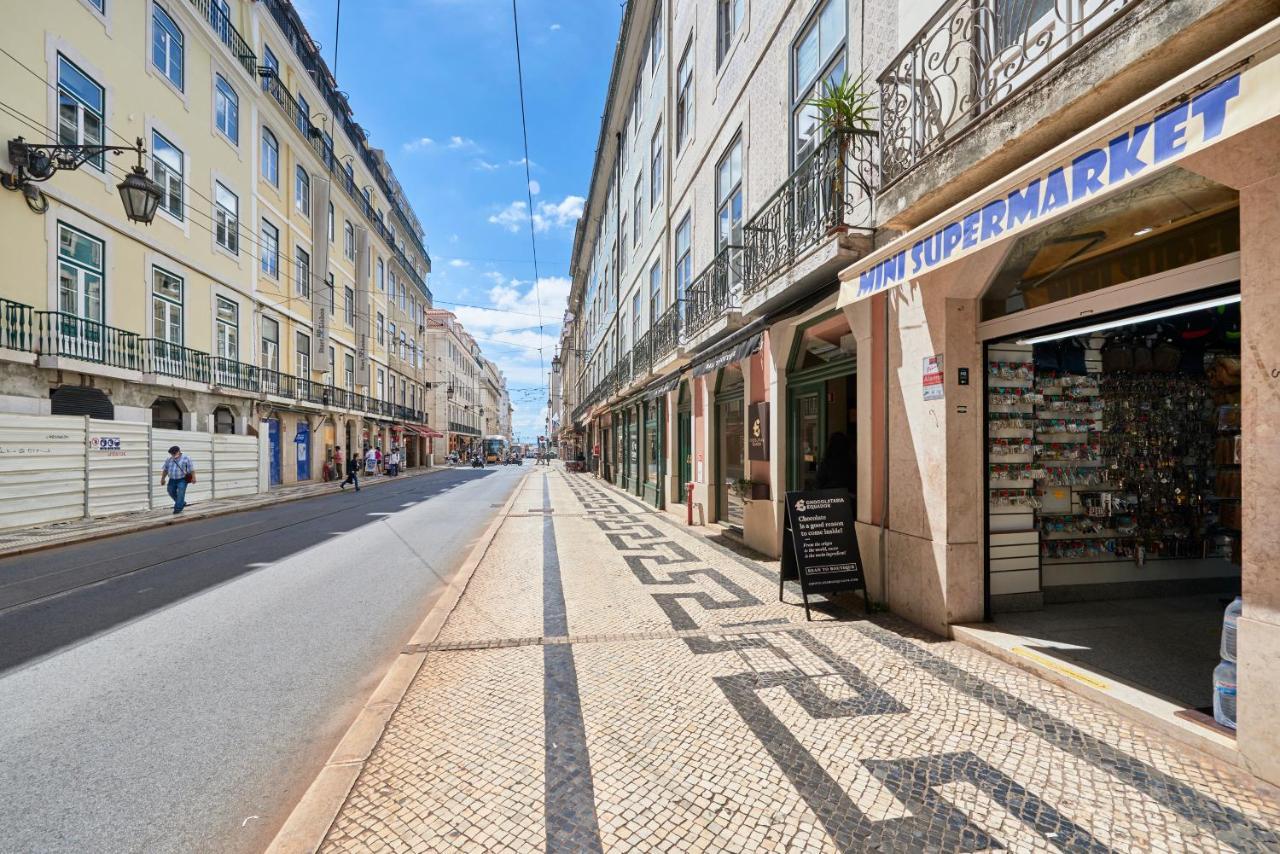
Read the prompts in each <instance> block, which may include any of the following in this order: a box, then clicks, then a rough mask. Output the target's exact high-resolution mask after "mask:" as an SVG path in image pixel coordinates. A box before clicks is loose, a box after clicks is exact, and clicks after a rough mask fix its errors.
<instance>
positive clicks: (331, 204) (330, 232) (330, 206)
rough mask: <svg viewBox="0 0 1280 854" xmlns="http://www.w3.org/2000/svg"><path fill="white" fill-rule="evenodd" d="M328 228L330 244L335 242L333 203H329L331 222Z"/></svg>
mask: <svg viewBox="0 0 1280 854" xmlns="http://www.w3.org/2000/svg"><path fill="white" fill-rule="evenodd" d="M327 228H328V229H329V242H330V243H332V242H333V202H329V221H328V225H327Z"/></svg>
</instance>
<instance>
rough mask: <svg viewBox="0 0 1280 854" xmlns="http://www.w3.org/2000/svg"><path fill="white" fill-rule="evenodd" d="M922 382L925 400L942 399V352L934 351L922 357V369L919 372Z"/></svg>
mask: <svg viewBox="0 0 1280 854" xmlns="http://www.w3.org/2000/svg"><path fill="white" fill-rule="evenodd" d="M921 380H922V382H923V383H924V399H925V400H942V354H941V353H936V354H934V355H932V356H925V357H924V370H923V371H922V372H921Z"/></svg>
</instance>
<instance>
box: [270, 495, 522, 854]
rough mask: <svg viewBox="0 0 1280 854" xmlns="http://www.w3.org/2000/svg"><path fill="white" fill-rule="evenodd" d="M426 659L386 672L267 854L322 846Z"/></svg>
mask: <svg viewBox="0 0 1280 854" xmlns="http://www.w3.org/2000/svg"><path fill="white" fill-rule="evenodd" d="M531 474H532V473H531V472H526V473H525V474H524V475H522V476H521V478H520V480H519V482H518V483H516V486H515V489H513V490H512V492H511V497H510V498H508V499H507V502H506V504H504V505H503V506H502V509H501V510H500V511H499V512H498V514H497V515H496V516H495V517H494V519H493V521H492V522H490V523H489V527H488V528H486V529H485V532H484V533H483V534H482V535H481V536H480V540H479V541H478V542H477V543H476V544H475V546H474V547H473V548H472V549H471V553H470V554H468V555H467V558H466V560H464V561H463V562H462V565H461V566H459V567H458V571H457V572H455V573H454V574H453V578H452V579H450V581H449V584H448V586H447V587H446V588H445V591H444V593H443V594H441V596H440V598H439V599H438V600H437V601H436V604H435V605H434V606H432V608H431V610H430V611H429V612H428V613H427V616H426V617H424V618H423V620H422V623H421V624H419V626H418V628H417V630H416V631H414V633H413V637H412V638H410V639H409V641H408V643H406V645H405V647H406V649H408V648H412V647H415V646H418V645H427V644H431V643H434V642H435V639H436V638H437V637H438V636H439V634H440V630H441V629H443V628H444V624H445V621H446V620H448V619H449V616H450V615H451V614H452V613H453V610H454V608H456V607H457V605H458V602H459V601H461V599H462V594H463V593H464V592H466V589H467V585H468V584H469V583H470V581H471V576H472V575H474V574H475V571H476V569H477V568H478V567H479V566H480V562H481V561H482V560H483V559H484V556H485V555H486V554H488V552H489V546H490V545H491V544H492V543H493V540H494V538H495V537H496V536H497V535H498V530H499V529H500V528H501V527H502V524H503V523H504V522H505V521H506V520H507V517H508V515H510V513H511V507H512V505H514V504H515V502H516V499H517V498H518V497H519V495H520V492H521V490H522V489H523V488H524V484H525V481H526V480H528V478H529V476H530V475H531ZM426 658H427V653H425V652H402V653H401V654H400V655H399V656H398V657H397V658H396V660H395V662H393V663H392V665H391V667H390V668H388V669H387V672H386V674H385V675H384V676H383V677H382V681H381V682H379V683H378V687H377V688H375V689H374V691H373V694H372V695H370V697H369V701H368V702H367V703H365V705H364V707H363V708H362V709H361V710H360V711H359V713H357V714H356V718H355V720H354V721H352V722H351V726H349V727H348V728H347V731H346V733H345V734H344V735H343V736H342V740H341V741H339V742H338V746H337V747H335V748H334V749H333V753H331V754H330V755H329V759H328V760H327V761H326V762H325V764H324V767H323V768H321V769H320V773H319V774H317V775H316V778H315V780H313V781H312V782H311V785H310V786H308V787H307V791H306V792H304V793H303V795H302V799H301V800H300V801H298V803H297V804H296V805H295V806H294V808H293V811H292V812H291V813H289V817H288V818H287V819H285V822H284V825H283V826H281V828H280V830H279V832H278V833H277V834H276V837H275V839H273V840H272V841H271V844H270V845H269V846H267V854H300V853H302V852H305V854H313V852H315V851H316V850H317V849H319V847H320V846H321V845H322V844H323V843H324V839H325V836H327V835H328V833H329V828H330V827H332V825H333V822H334V819H336V818H337V817H338V812H339V811H340V810H341V809H342V805H343V804H344V803H346V800H347V796H348V795H349V794H350V793H351V788H352V786H354V785H355V782H356V778H358V777H359V776H360V772H361V771H362V770H364V764H365V762H366V761H368V759H369V757H370V756H371V755H372V754H373V750H374V748H375V747H377V746H378V742H380V741H381V740H382V734H383V732H384V731H385V730H386V727H387V723H388V722H389V721H390V720H391V716H392V715H393V714H394V713H395V711H396V709H397V708H399V706H400V701H401V700H402V699H404V695H405V692H406V691H408V690H409V685H410V683H411V682H413V680H414V678H415V677H416V676H417V675H418V671H419V670H421V668H422V664H423V662H424V661H425V660H426Z"/></svg>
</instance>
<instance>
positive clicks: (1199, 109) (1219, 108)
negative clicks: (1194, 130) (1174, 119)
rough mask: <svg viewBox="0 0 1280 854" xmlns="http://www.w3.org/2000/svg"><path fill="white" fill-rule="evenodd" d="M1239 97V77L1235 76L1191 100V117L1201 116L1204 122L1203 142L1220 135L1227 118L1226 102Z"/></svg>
mask: <svg viewBox="0 0 1280 854" xmlns="http://www.w3.org/2000/svg"><path fill="white" fill-rule="evenodd" d="M1239 95H1240V75H1239V74H1236V75H1233V76H1231V77H1228V78H1227V79H1226V80H1223V81H1222V82H1221V83H1219V84H1218V85H1217V86H1214V87H1213V88H1212V89H1210V90H1209V91H1207V92H1202V93H1200V94H1199V95H1197V96H1195V97H1194V98H1192V99H1191V115H1193V116H1201V117H1202V118H1203V121H1204V141H1205V142H1208V141H1209V140H1211V139H1213V138H1214V137H1216V136H1218V135H1219V134H1220V133H1222V125H1223V122H1224V121H1225V120H1226V118H1227V101H1230V100H1231V99H1232V98H1236V97H1239Z"/></svg>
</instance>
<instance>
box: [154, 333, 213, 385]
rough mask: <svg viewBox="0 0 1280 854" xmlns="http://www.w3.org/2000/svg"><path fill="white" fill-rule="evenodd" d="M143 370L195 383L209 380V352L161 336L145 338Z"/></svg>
mask: <svg viewBox="0 0 1280 854" xmlns="http://www.w3.org/2000/svg"><path fill="white" fill-rule="evenodd" d="M139 343H140V344H141V346H142V372H143V373H144V374H159V375H160V376H165V377H173V378H175V379H179V380H187V381H188V382H195V383H208V382H209V354H208V353H202V352H200V351H199V350H192V349H191V348H190V347H183V346H182V345H181V344H172V343H170V342H168V341H165V340H164V339H161V338H143V339H141V340H140V341H139Z"/></svg>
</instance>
